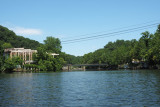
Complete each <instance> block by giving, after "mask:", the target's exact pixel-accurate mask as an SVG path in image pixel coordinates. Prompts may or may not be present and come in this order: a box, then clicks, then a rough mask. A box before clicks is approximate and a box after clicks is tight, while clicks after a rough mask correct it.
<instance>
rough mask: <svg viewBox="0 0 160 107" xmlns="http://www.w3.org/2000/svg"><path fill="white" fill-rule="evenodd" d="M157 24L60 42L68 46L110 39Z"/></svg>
mask: <svg viewBox="0 0 160 107" xmlns="http://www.w3.org/2000/svg"><path fill="white" fill-rule="evenodd" d="M158 24H159V23H154V24H150V25H145V26H140V27H135V28H131V29H126V30H120V31H116V32H111V33H105V34H100V35H95V36H88V37H83V38H78V39H70V40H66V41H62V43H63V44H70V43H75V42H82V40H83V41H88V40H93V39H99V38H105V37H111V36H116V34H119V35H120V34H125V33H130V32H135V31H139V30H143V29H146V28H151V27H155V26H157V25H158Z"/></svg>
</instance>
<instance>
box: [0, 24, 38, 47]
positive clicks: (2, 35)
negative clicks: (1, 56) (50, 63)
mask: <svg viewBox="0 0 160 107" xmlns="http://www.w3.org/2000/svg"><path fill="white" fill-rule="evenodd" d="M0 43H1V44H5V43H10V44H11V46H12V47H15V48H19V47H23V48H29V49H36V48H37V47H38V46H40V43H39V42H37V41H35V40H30V39H28V38H24V37H22V36H17V35H16V34H15V33H14V32H13V31H11V30H9V29H8V28H6V27H3V26H1V25H0Z"/></svg>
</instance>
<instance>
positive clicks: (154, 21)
mask: <svg viewBox="0 0 160 107" xmlns="http://www.w3.org/2000/svg"><path fill="white" fill-rule="evenodd" d="M157 21H158V22H159V21H160V20H152V21H148V22H144V23H139V24H134V25H130V26H125V27H121V28H115V29H111V30H107V31H100V32H94V33H88V34H83V35H79V36H69V37H65V38H63V40H70V39H71V38H79V37H85V36H89V35H95V34H99V33H105V32H109V31H115V30H121V29H126V28H130V27H136V26H139V25H144V24H145V25H146V24H151V23H156V22H157Z"/></svg>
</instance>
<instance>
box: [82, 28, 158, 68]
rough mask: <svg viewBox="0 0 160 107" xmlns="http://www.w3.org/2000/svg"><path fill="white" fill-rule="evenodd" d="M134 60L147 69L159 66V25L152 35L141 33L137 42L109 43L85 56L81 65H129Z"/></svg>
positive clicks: (120, 41) (121, 41)
mask: <svg viewBox="0 0 160 107" xmlns="http://www.w3.org/2000/svg"><path fill="white" fill-rule="evenodd" d="M134 59H135V60H137V61H139V62H143V63H146V64H148V65H149V67H155V66H157V65H159V64H160V25H159V26H158V29H157V31H156V32H155V33H154V34H150V33H149V32H148V31H146V32H143V33H142V37H141V38H140V39H139V40H138V41H137V40H135V39H133V40H130V41H129V40H127V41H124V40H117V41H116V42H109V43H108V44H107V45H105V46H104V48H103V49H99V50H96V51H95V52H93V53H92V52H91V53H88V54H85V55H84V56H83V63H87V64H94V63H96V64H97V63H105V64H108V65H109V66H118V65H121V64H126V63H127V64H130V65H131V64H132V60H134Z"/></svg>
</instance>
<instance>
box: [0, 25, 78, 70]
mask: <svg viewBox="0 0 160 107" xmlns="http://www.w3.org/2000/svg"><path fill="white" fill-rule="evenodd" d="M22 47H23V48H26V49H27V48H29V49H36V50H37V51H38V52H37V53H36V54H35V55H34V59H33V60H34V61H35V62H34V63H33V64H25V65H24V64H23V63H24V62H23V60H22V59H20V58H18V57H17V58H12V59H11V58H5V56H4V49H6V48H22ZM61 49H62V46H61V42H60V40H59V39H58V38H54V37H47V38H46V40H44V44H41V43H39V42H37V41H35V40H30V39H28V38H24V37H22V36H17V35H16V34H15V33H14V32H13V31H11V30H9V29H8V28H6V27H3V26H0V71H1V72H2V71H12V70H13V69H15V68H16V66H17V65H21V67H23V68H26V69H31V68H32V69H34V70H37V69H39V70H42V71H59V70H61V69H62V66H63V65H64V64H67V63H72V64H74V63H78V61H77V59H78V58H76V57H75V56H73V55H68V54H66V53H64V52H61ZM51 53H56V54H59V56H56V57H55V58H53V56H52V55H50V54H51Z"/></svg>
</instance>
